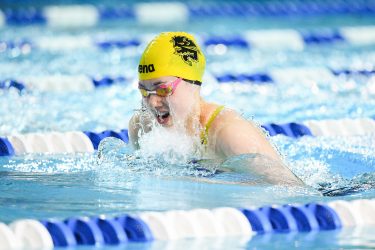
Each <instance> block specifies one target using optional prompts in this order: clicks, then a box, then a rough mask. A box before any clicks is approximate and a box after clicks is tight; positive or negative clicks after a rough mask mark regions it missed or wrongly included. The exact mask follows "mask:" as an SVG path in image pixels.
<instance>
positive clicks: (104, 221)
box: [93, 217, 128, 245]
mask: <svg viewBox="0 0 375 250" xmlns="http://www.w3.org/2000/svg"><path fill="white" fill-rule="evenodd" d="M93 220H94V222H95V223H96V224H97V225H98V227H99V228H100V230H101V231H102V233H103V237H104V242H105V244H107V245H118V244H122V243H126V242H127V241H128V237H127V236H126V234H125V231H124V229H123V228H122V226H121V224H120V223H119V222H118V221H117V220H116V219H114V218H104V217H98V218H94V219H93Z"/></svg>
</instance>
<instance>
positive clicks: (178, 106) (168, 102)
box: [138, 76, 198, 127]
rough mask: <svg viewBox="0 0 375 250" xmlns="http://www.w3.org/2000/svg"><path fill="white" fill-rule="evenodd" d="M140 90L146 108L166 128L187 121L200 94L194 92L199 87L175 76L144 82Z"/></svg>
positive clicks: (139, 86) (141, 83) (140, 84)
mask: <svg viewBox="0 0 375 250" xmlns="http://www.w3.org/2000/svg"><path fill="white" fill-rule="evenodd" d="M138 88H139V89H140V91H141V94H142V98H143V102H144V104H145V106H146V107H147V108H148V110H149V111H151V113H152V114H153V115H154V116H155V118H156V121H157V122H158V123H159V124H160V125H162V126H164V127H171V126H173V124H174V123H176V122H177V121H184V120H186V119H187V116H188V115H189V114H190V113H191V107H192V106H193V104H194V102H195V100H196V99H194V96H196V94H195V93H198V92H197V91H194V90H197V89H198V88H197V86H192V84H189V83H187V82H185V81H184V80H182V79H181V78H178V77H174V76H165V77H159V78H154V79H150V80H142V81H139V83H138Z"/></svg>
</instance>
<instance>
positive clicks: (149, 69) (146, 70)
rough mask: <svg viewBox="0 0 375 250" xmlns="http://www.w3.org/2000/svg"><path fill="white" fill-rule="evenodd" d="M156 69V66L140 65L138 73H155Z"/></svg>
mask: <svg viewBox="0 0 375 250" xmlns="http://www.w3.org/2000/svg"><path fill="white" fill-rule="evenodd" d="M154 71H155V67H154V64H148V65H141V64H140V65H139V66H138V72H139V73H149V72H154Z"/></svg>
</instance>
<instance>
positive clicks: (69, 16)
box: [43, 5, 100, 27]
mask: <svg viewBox="0 0 375 250" xmlns="http://www.w3.org/2000/svg"><path fill="white" fill-rule="evenodd" d="M43 13H44V16H45V17H46V20H47V24H48V25H49V26H52V27H90V26H94V25H96V24H97V23H98V21H99V17H100V16H99V12H98V10H97V9H96V8H95V7H94V6H92V5H66V6H47V7H45V8H44V9H43Z"/></svg>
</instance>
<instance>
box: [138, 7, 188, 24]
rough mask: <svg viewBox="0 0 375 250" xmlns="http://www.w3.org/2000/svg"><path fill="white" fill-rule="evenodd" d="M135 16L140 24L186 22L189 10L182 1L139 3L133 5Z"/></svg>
mask: <svg viewBox="0 0 375 250" xmlns="http://www.w3.org/2000/svg"><path fill="white" fill-rule="evenodd" d="M134 11H135V16H136V18H137V20H138V22H140V23H141V24H147V25H163V24H174V23H183V22H187V21H188V19H189V10H188V8H187V6H186V5H185V4H183V3H178V2H159V3H139V4H136V5H135V6H134Z"/></svg>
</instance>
